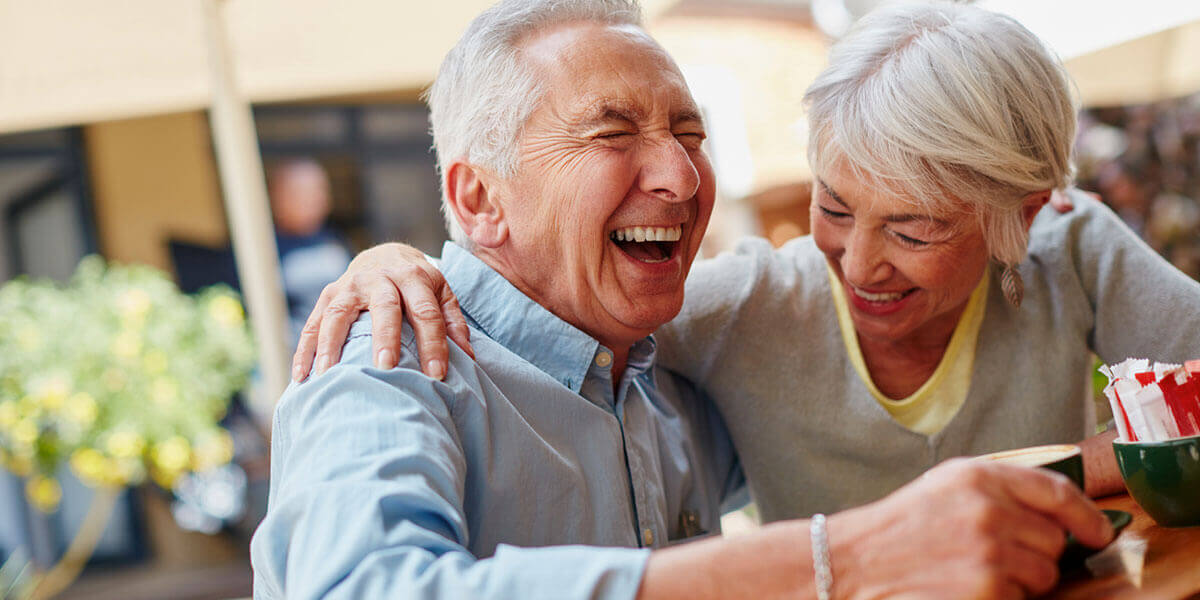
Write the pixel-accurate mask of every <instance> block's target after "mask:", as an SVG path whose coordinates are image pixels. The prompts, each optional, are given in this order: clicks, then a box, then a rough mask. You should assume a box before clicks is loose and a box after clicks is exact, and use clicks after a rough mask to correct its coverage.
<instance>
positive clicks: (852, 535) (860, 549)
mask: <svg viewBox="0 0 1200 600" xmlns="http://www.w3.org/2000/svg"><path fill="white" fill-rule="evenodd" d="M870 517H871V515H870V511H868V510H865V507H863V508H857V509H853V510H848V511H842V512H839V513H837V514H833V515H829V516H827V517H825V531H826V536H827V537H828V540H829V566H830V569H831V570H832V576H833V581H834V582H835V585H834V588H833V598H834V599H835V600H846V599H848V598H855V597H857V596H858V588H859V583H861V575H862V570H861V567H860V560H861V558H862V557H863V556H865V555H868V554H869V553H870V552H871V547H870V545H869V540H870V539H871V532H872V530H873V529H874V528H873V527H872V526H871V524H870V521H871V519H870Z"/></svg>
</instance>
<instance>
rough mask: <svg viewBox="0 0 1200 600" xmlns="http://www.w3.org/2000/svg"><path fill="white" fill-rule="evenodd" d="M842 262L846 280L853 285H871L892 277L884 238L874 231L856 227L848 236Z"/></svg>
mask: <svg viewBox="0 0 1200 600" xmlns="http://www.w3.org/2000/svg"><path fill="white" fill-rule="evenodd" d="M841 263H842V273H843V274H844V275H845V277H846V281H849V282H850V283H851V284H853V285H858V286H865V285H870V284H873V283H879V282H882V281H884V280H886V279H887V278H888V277H891V265H890V264H889V263H888V261H887V257H886V256H885V251H884V248H883V244H882V240H880V239H879V236H878V235H874V234H873V232H869V231H862V230H859V229H858V228H855V230H854V231H853V232H852V233H851V234H850V235H849V236H847V238H846V247H845V248H844V249H843V251H842V258H841Z"/></svg>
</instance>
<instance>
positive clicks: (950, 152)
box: [805, 3, 1076, 265]
mask: <svg viewBox="0 0 1200 600" xmlns="http://www.w3.org/2000/svg"><path fill="white" fill-rule="evenodd" d="M1071 91H1072V88H1071V84H1070V80H1069V78H1068V76H1067V74H1066V71H1065V70H1064V69H1063V66H1062V63H1061V62H1060V61H1059V60H1058V58H1057V57H1056V56H1055V55H1054V54H1053V53H1052V52H1051V51H1050V50H1049V49H1048V48H1047V47H1046V46H1045V45H1044V44H1043V43H1042V42H1041V40H1039V39H1038V38H1037V37H1036V36H1034V35H1033V34H1032V33H1030V32H1029V30H1027V29H1025V27H1023V26H1021V25H1020V24H1019V23H1017V22H1016V21H1015V20H1013V19H1011V18H1009V17H1007V16H1004V15H1000V14H997V13H993V12H989V11H987V10H984V9H981V8H978V7H974V6H970V5H965V4H951V3H925V4H900V5H889V6H885V7H883V8H881V9H879V10H876V11H874V12H872V13H870V14H868V15H867V16H865V17H863V18H862V19H861V20H860V21H859V22H858V23H857V24H856V26H855V27H854V28H853V29H852V30H851V31H850V33H849V34H847V35H846V37H844V38H843V39H841V40H840V41H838V42H837V43H836V44H834V46H833V48H832V50H831V51H830V56H829V67H828V68H827V69H825V71H824V72H822V73H821V75H820V76H818V77H817V79H816V81H815V82H814V83H813V84H812V86H811V87H809V89H808V92H807V93H806V94H805V102H806V103H807V104H808V118H809V127H810V130H809V131H810V134H809V148H808V156H809V162H810V163H811V164H812V167H813V170H814V172H815V173H817V174H820V173H823V172H826V170H827V169H830V168H834V167H835V166H836V165H839V164H840V165H842V166H844V167H846V168H848V169H850V172H851V173H852V174H853V176H854V177H856V178H858V179H859V180H860V181H865V182H867V183H868V184H869V185H873V186H875V187H876V188H878V189H880V190H882V191H884V192H885V193H887V194H890V195H891V196H893V197H896V198H903V199H906V200H909V201H912V202H915V203H918V204H919V205H921V206H922V207H923V208H925V209H926V210H929V211H930V212H935V213H944V212H946V211H954V210H962V209H964V208H965V209H966V210H970V211H972V212H974V213H975V214H976V215H977V217H978V218H979V222H980V225H981V227H982V229H983V235H984V239H985V240H986V242H987V246H988V252H989V254H990V255H991V257H992V258H993V259H994V260H996V261H997V262H999V263H1001V264H1003V265H1015V264H1017V263H1019V262H1020V261H1021V260H1022V259H1023V258H1024V257H1025V250H1026V244H1027V242H1028V235H1027V233H1026V230H1025V227H1024V224H1023V222H1022V218H1021V203H1022V199H1023V198H1024V197H1025V196H1027V195H1028V194H1029V193H1031V192H1036V191H1042V190H1053V189H1060V188H1063V187H1066V186H1067V185H1069V184H1070V183H1071V180H1072V178H1073V176H1074V168H1073V166H1072V164H1071V146H1072V142H1073V140H1074V138H1075V114H1076V105H1075V101H1074V97H1073V95H1072V93H1071Z"/></svg>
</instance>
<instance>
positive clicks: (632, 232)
mask: <svg viewBox="0 0 1200 600" xmlns="http://www.w3.org/2000/svg"><path fill="white" fill-rule="evenodd" d="M610 237H612V239H614V240H616V241H618V242H677V241H679V238H680V237H683V227H681V226H679V225H676V226H674V227H622V228H621V229H618V230H616V231H614V232H612V234H610Z"/></svg>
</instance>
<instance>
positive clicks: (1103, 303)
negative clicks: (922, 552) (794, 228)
mask: <svg viewBox="0 0 1200 600" xmlns="http://www.w3.org/2000/svg"><path fill="white" fill-rule="evenodd" d="M1075 201H1076V208H1075V210H1074V211H1073V212H1071V213H1068V214H1065V215H1060V214H1057V213H1055V212H1054V211H1053V210H1051V209H1046V210H1043V211H1042V212H1041V214H1039V215H1038V217H1037V219H1036V220H1035V222H1034V225H1033V229H1032V231H1031V236H1030V243H1029V254H1028V257H1027V258H1026V260H1025V261H1024V262H1023V263H1022V264H1021V265H1020V272H1021V276H1022V278H1023V279H1024V282H1025V300H1024V303H1023V304H1022V305H1021V307H1020V308H1014V307H1012V306H1011V305H1009V304H1008V303H1007V302H1006V301H1005V300H1004V297H1003V295H1002V293H1001V287H1000V285H999V281H998V272H995V271H994V270H993V271H992V272H990V273H989V276H990V277H993V278H994V279H993V281H992V284H991V286H990V295H989V297H988V299H987V309H986V315H985V317H984V321H983V324H982V326H981V329H980V332H979V338H978V342H977V348H976V355H975V365H974V371H973V375H972V379H971V387H970V391H969V393H968V396H967V399H966V401H965V402H964V404H963V406H962V408H961V409H960V410H959V412H958V414H956V415H955V416H954V418H953V419H952V420H951V421H950V423H949V424H947V426H946V427H945V428H944V429H943V430H942V431H941V432H939V433H937V434H936V435H933V436H928V437H927V436H925V435H922V434H919V433H914V432H912V431H910V430H908V429H905V428H904V427H903V426H901V425H899V424H898V423H896V422H895V421H893V420H892V418H891V417H890V415H888V413H887V412H886V411H885V410H884V409H883V407H881V406H879V404H878V403H877V402H876V401H875V399H874V398H872V396H871V394H870V393H869V392H868V391H867V389H866V387H865V386H864V385H863V382H862V381H861V380H860V379H859V377H858V375H857V373H856V372H855V370H854V367H853V366H852V365H851V363H850V361H849V359H848V358H847V355H846V349H845V346H844V344H843V342H842V338H841V333H840V331H839V329H838V322H837V317H836V315H835V312H834V305H833V299H832V297H831V294H830V289H829V278H828V275H827V274H826V269H825V258H824V256H823V255H822V254H821V252H820V251H819V250H818V249H817V248H816V246H815V245H814V244H813V241H812V239H811V238H807V237H806V238H800V239H797V240H793V241H792V242H790V243H788V244H787V245H785V246H784V247H782V248H780V249H779V250H773V249H772V248H771V247H770V245H769V244H768V243H767V242H766V241H765V240H762V239H749V240H746V241H744V242H743V243H741V244H740V245H739V246H738V248H737V249H736V250H735V251H734V252H731V253H726V254H722V255H720V256H718V257H716V258H714V259H712V260H708V261H702V262H699V263H697V264H696V266H695V268H694V269H693V271H692V274H691V277H690V278H689V279H688V283H687V299H686V301H685V304H684V308H683V311H682V312H681V313H680V315H679V317H678V318H676V319H675V320H674V321H672V322H671V323H670V324H669V325H667V326H665V327H664V328H662V329H661V330H660V331H659V333H658V334H657V336H656V337H657V339H658V342H659V357H660V364H662V365H664V366H666V367H667V368H670V369H673V370H676V371H678V372H680V373H681V374H683V375H684V376H686V377H687V378H689V379H691V380H692V381H694V382H696V383H697V384H698V385H699V386H700V387H701V388H703V389H704V390H705V391H707V392H708V393H709V394H710V395H711V396H712V397H713V398H714V400H715V401H716V403H717V405H718V407H719V408H720V410H721V412H722V414H723V415H724V417H725V420H726V421H727V423H728V426H729V430H730V432H731V434H732V438H733V441H734V444H735V446H736V447H737V449H738V452H739V454H740V456H741V460H742V463H743V466H744V468H745V472H746V476H747V478H748V479H749V482H750V489H751V494H752V496H753V497H754V499H755V500H756V501H757V502H758V505H759V508H760V509H761V511H762V515H763V518H764V520H767V521H771V520H777V519H784V518H791V517H803V516H808V515H811V514H813V513H815V512H833V511H837V510H841V509H845V508H849V507H852V506H857V505H860V504H863V503H866V502H870V501H873V500H875V499H878V498H880V497H882V496H884V495H886V494H887V493H889V492H891V491H892V490H894V489H896V488H898V487H900V486H901V485H903V484H905V483H906V482H908V481H910V480H912V479H914V478H915V477H917V476H918V475H920V474H921V473H922V472H923V471H925V470H926V469H928V468H930V467H932V466H933V465H934V464H936V463H938V462H941V461H942V460H945V459H947V458H950V457H953V456H961V455H973V454H981V453H985V452H991V451H996V450H1002V449H1007V448H1016V447H1022V446H1031V445H1037V444H1049V443H1057V442H1077V441H1079V440H1082V439H1084V438H1086V437H1088V436H1089V435H1090V434H1091V433H1093V432H1094V429H1095V425H1094V424H1095V415H1094V414H1093V413H1094V407H1093V404H1092V402H1091V400H1090V398H1091V390H1090V386H1089V380H1090V376H1091V367H1092V363H1091V357H1090V354H1089V350H1090V351H1091V352H1094V353H1095V354H1097V355H1098V356H1100V358H1101V359H1103V360H1104V361H1106V362H1110V363H1111V362H1115V361H1119V360H1122V359H1124V358H1126V357H1129V356H1136V357H1147V358H1152V359H1157V360H1162V361H1174V362H1179V361H1183V360H1185V359H1189V358H1197V357H1200V284H1198V283H1197V282H1195V281H1193V280H1191V279H1189V278H1188V277H1187V276H1185V275H1184V274H1182V273H1181V272H1179V271H1178V270H1176V269H1175V268H1174V267H1172V266H1171V265H1170V264H1168V263H1167V262H1166V261H1164V260H1163V259H1162V258H1160V257H1159V256H1158V255H1157V254H1156V253H1155V252H1154V251H1153V250H1151V249H1150V248H1149V247H1148V246H1146V245H1145V244H1144V243H1143V242H1142V241H1141V240H1140V239H1138V238H1137V236H1136V235H1135V234H1134V233H1133V232H1131V231H1130V230H1129V229H1128V228H1127V227H1125V225H1124V224H1123V223H1121V221H1120V220H1119V219H1118V218H1117V217H1116V216H1115V215H1114V214H1113V213H1112V211H1110V210H1109V209H1108V208H1107V207H1105V206H1103V205H1101V204H1099V203H1097V202H1096V201H1094V200H1091V199H1088V198H1082V197H1077V198H1075Z"/></svg>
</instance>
